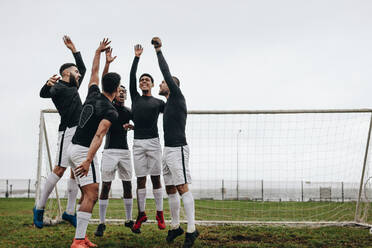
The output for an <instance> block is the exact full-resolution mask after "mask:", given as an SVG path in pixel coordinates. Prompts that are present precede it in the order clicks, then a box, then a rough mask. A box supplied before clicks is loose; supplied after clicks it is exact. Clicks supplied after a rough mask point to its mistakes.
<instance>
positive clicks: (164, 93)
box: [159, 90, 169, 96]
mask: <svg viewBox="0 0 372 248" xmlns="http://www.w3.org/2000/svg"><path fill="white" fill-rule="evenodd" d="M168 94H169V91H168V90H160V91H159V95H161V96H168Z"/></svg>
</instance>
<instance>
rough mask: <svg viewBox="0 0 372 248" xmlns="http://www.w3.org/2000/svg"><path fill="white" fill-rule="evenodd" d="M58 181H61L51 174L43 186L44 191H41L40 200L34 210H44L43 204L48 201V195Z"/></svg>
mask: <svg viewBox="0 0 372 248" xmlns="http://www.w3.org/2000/svg"><path fill="white" fill-rule="evenodd" d="M59 179H61V178H60V177H59V176H57V175H56V174H55V173H54V172H52V173H51V174H50V175H49V176H48V178H47V180H46V182H45V185H44V189H43V190H42V192H41V196H40V199H39V201H38V203H37V204H36V209H44V208H45V204H46V202H47V200H48V197H49V195H50V193H52V191H53V189H54V187H55V186H56V184H57V182H58V181H59Z"/></svg>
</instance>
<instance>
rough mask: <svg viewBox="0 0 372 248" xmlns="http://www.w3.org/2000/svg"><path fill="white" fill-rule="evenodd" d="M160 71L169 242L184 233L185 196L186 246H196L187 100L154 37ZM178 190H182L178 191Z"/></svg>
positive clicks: (184, 245) (196, 233) (156, 38)
mask: <svg viewBox="0 0 372 248" xmlns="http://www.w3.org/2000/svg"><path fill="white" fill-rule="evenodd" d="M151 43H152V44H153V45H154V48H155V50H156V54H157V57H158V62H159V66H160V70H161V72H162V74H163V77H164V80H163V81H162V83H161V84H160V90H159V95H163V96H165V97H166V98H167V103H166V104H165V108H164V115H163V128H164V143H165V144H164V152H163V177H164V183H165V188H166V191H167V194H168V199H169V208H170V210H171V216H172V221H171V229H170V230H169V231H168V236H167V238H166V240H167V242H172V241H173V240H174V239H175V238H176V237H178V236H180V235H182V234H183V232H184V231H183V230H182V228H181V227H180V222H179V216H180V214H179V211H180V198H179V195H178V193H179V194H180V195H181V197H182V201H183V205H184V209H185V213H186V217H187V232H186V237H185V242H184V244H183V247H192V245H193V244H194V241H195V239H196V238H197V237H198V236H199V232H198V230H196V228H195V207H194V198H193V196H192V194H191V192H190V191H189V188H188V184H190V183H191V175H190V169H189V147H188V145H187V142H186V134H185V127H186V118H187V108H186V100H185V97H184V96H183V94H182V92H181V89H180V81H179V80H178V78H176V77H174V76H172V75H171V73H170V71H169V68H168V64H167V62H166V61H165V59H164V57H163V54H162V52H161V46H162V42H161V40H160V39H159V38H158V37H155V38H153V39H152V41H151ZM177 191H178V193H177Z"/></svg>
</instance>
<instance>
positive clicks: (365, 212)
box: [35, 109, 372, 226]
mask: <svg viewBox="0 0 372 248" xmlns="http://www.w3.org/2000/svg"><path fill="white" fill-rule="evenodd" d="M58 123H59V115H58V113H57V112H56V110H53V109H46V110H42V111H41V114H40V132H39V156H38V168H37V190H36V199H38V197H39V194H40V185H41V183H42V179H43V178H44V177H45V176H43V173H44V174H45V173H48V172H49V173H50V171H51V170H52V168H53V163H52V159H51V157H53V156H54V151H53V147H56V146H57V143H56V142H57V139H56V137H57V133H58ZM158 127H159V128H158V129H159V136H160V140H161V144H162V145H163V141H162V140H163V138H162V137H163V131H162V118H161V117H159V123H158ZM371 128H372V109H321V110H253V111H245V110H235V111H232V110H231V111H229V110H226V111H198V110H196V111H188V120H187V127H186V137H187V140H188V144H189V146H190V169H191V175H192V179H193V182H192V184H191V185H190V188H191V191H192V193H193V195H194V198H195V207H196V212H195V214H196V221H197V223H203V224H226V223H230V224H239V225H241V224H260V223H262V224H275V223H276V224H288V225H294V224H296V223H297V224H299V225H350V224H353V225H354V224H358V225H365V226H369V225H370V224H372V220H371V216H370V213H369V212H370V210H369V207H370V202H371V199H372V195H371V194H372V173H371V170H370V167H371V159H370V152H371V149H372V148H371V144H370V138H371ZM132 143H133V132H129V133H128V145H129V147H130V149H131V148H132ZM54 149H55V148H54ZM101 149H102V148H101ZM97 155H98V156H99V161H100V156H101V155H100V152H97ZM43 171H44V172H43ZM133 179H134V178H133ZM148 181H150V180H148ZM132 184H133V187H132V188H133V192H135V190H136V185H135V180H132ZM58 187H59V190H60V191H58V190H57V187H56V189H55V192H54V193H53V195H52V197H51V199H52V201H53V202H54V203H53V204H54V205H53V208H54V214H53V215H54V216H56V215H58V216H60V215H61V213H62V212H63V206H62V205H61V201H60V197H62V198H64V197H65V196H66V194H65V193H64V192H65V190H66V185H65V184H62V185H61V186H58ZM151 189H152V187H151V184H150V182H148V185H147V196H148V198H152V191H151ZM110 196H111V197H112V198H121V197H122V188H121V183H120V181H119V180H118V179H116V181H114V182H113V184H112V190H111V193H110ZM133 197H134V198H135V197H136V196H135V194H133ZM164 198H167V196H166V194H165V191H164ZM36 199H35V200H36ZM149 201H150V203H149V204H147V206H146V209H147V210H146V211H147V212H148V211H149V212H151V211H153V212H154V209H155V206H154V204H153V202H151V201H152V200H149ZM62 202H63V201H62ZM167 204H168V203H167V202H166V200H165V202H164V208H165V214H166V217H169V210H168V209H167ZM135 205H136V204H134V206H135ZM97 209H98V207H96V208H95V210H94V212H93V218H94V219H93V220H92V223H95V222H96V221H97V219H96V218H98V215H97V212H98V211H97ZM133 212H134V213H135V212H136V209H133ZM123 216H124V209H123V204H122V203H120V201H116V202H115V200H113V201H112V202H111V200H110V204H109V207H108V211H107V218H108V222H110V220H111V222H113V223H118V222H120V223H121V222H123V221H124V219H122V218H123ZM181 217H182V218H184V219H185V215H184V213H183V212H182V211H181ZM150 218H151V216H150ZM168 219H169V218H168Z"/></svg>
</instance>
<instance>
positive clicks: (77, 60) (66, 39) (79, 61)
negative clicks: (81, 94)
mask: <svg viewBox="0 0 372 248" xmlns="http://www.w3.org/2000/svg"><path fill="white" fill-rule="evenodd" d="M63 42H64V43H65V45H66V47H67V48H68V49H70V50H71V52H72V55H73V56H74V58H75V64H76V66H77V68H78V70H79V73H80V75H81V77H80V79H79V85H78V88H79V87H80V85H81V83H82V82H83V79H84V76H85V72H86V71H87V69H86V67H85V64H84V61H83V58H82V57H81V54H80V52H78V51H77V50H76V47H75V45H74V43H73V42H72V40H71V39H70V37H69V36H67V35H65V36H63Z"/></svg>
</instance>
